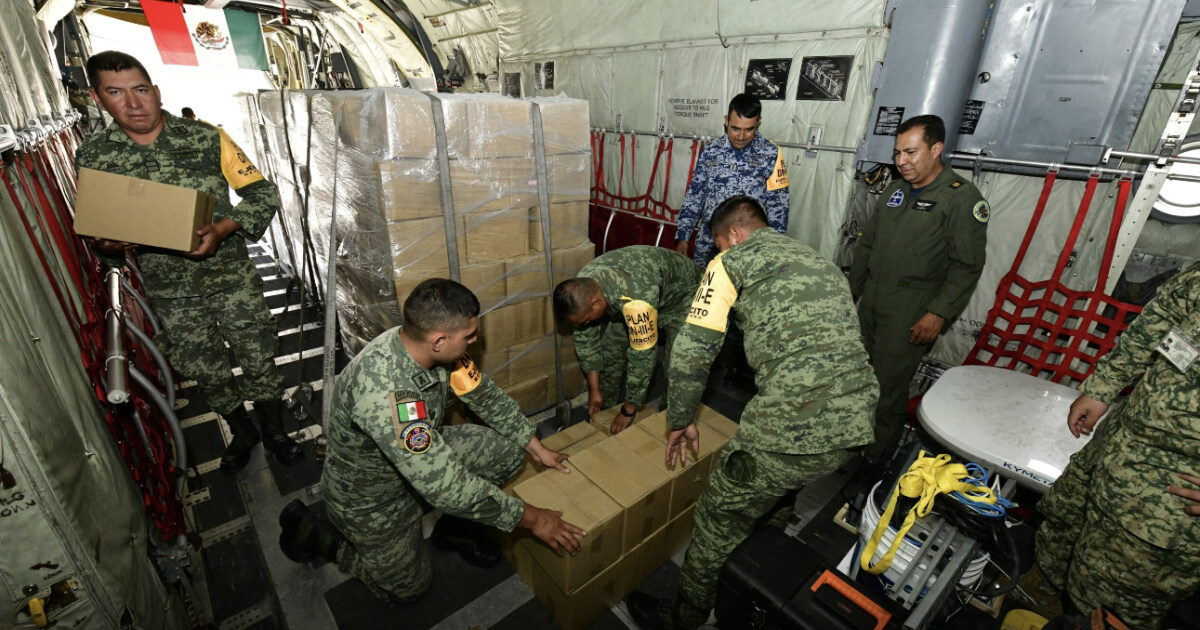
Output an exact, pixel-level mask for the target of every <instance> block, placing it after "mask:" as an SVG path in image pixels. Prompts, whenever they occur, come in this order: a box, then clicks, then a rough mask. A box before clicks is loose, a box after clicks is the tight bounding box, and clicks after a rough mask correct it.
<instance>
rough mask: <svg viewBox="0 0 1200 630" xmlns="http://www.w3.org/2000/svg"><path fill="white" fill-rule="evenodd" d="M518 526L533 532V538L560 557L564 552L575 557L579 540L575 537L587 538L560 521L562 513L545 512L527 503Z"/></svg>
mask: <svg viewBox="0 0 1200 630" xmlns="http://www.w3.org/2000/svg"><path fill="white" fill-rule="evenodd" d="M519 526H520V527H524V528H525V529H528V530H529V531H531V532H533V535H534V536H537V537H538V539H539V540H541V541H542V542H544V543H546V544H547V545H549V546H550V548H551V549H553V550H554V553H556V554H558V555H560V556H561V555H562V552H564V551H566V552H567V553H569V554H571V555H575V553H576V552H577V551H579V539H578V538H576V536H587V532H585V531H583V530H582V529H579V528H578V527H575V526H574V525H572V524H570V523H568V522H566V521H564V520H562V512H558V511H555V510H546V509H543V508H540V507H537V506H534V505H529V504H528V503H526V504H525V514H524V515H523V516H522V517H521V523H520V525H519Z"/></svg>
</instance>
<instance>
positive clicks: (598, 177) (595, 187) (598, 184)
mask: <svg viewBox="0 0 1200 630" xmlns="http://www.w3.org/2000/svg"><path fill="white" fill-rule="evenodd" d="M592 160H593V161H594V163H593V164H592V201H595V200H596V196H597V194H598V193H599V192H600V191H601V190H603V189H604V132H603V131H593V132H592Z"/></svg>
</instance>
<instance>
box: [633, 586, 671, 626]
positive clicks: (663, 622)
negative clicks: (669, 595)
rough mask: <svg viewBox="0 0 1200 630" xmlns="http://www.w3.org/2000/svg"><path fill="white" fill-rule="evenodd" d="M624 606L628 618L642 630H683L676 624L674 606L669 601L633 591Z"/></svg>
mask: <svg viewBox="0 0 1200 630" xmlns="http://www.w3.org/2000/svg"><path fill="white" fill-rule="evenodd" d="M625 605H626V606H628V607H629V616H630V617H633V621H634V623H636V624H637V626H638V627H639V628H641V629H642V630H683V626H682V625H681V624H678V623H676V621H677V620H676V618H675V617H676V615H675V611H674V608H675V606H674V604H672V602H671V600H669V599H661V598H658V597H652V596H650V595H647V594H645V593H642V592H640V591H634V592H632V593H630V594H629V596H628V597H626V598H625Z"/></svg>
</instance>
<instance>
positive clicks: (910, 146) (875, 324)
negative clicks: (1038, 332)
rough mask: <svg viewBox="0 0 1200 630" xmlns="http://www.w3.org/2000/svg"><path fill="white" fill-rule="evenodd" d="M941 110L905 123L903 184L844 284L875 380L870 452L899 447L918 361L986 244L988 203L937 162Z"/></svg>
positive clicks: (884, 198) (961, 302) (961, 300)
mask: <svg viewBox="0 0 1200 630" xmlns="http://www.w3.org/2000/svg"><path fill="white" fill-rule="evenodd" d="M945 137H946V127H945V124H944V123H943V122H942V119H941V118H938V117H937V116H917V117H915V118H910V119H908V120H906V121H904V123H903V124H901V125H900V128H899V130H898V132H897V135H896V149H895V152H894V153H893V158H894V160H895V162H896V167H897V168H898V169H899V171H900V177H901V178H902V179H901V181H898V182H895V183H894V184H892V185H891V186H889V187H888V188H887V189H886V190H884V191H883V194H882V195H881V196H880V199H879V203H878V204H877V206H876V208H875V213H874V214H872V215H871V219H870V220H869V221H868V222H867V226H866V228H865V229H864V230H863V233H862V236H861V237H860V238H859V240H858V245H857V247H856V249H855V250H854V263H853V265H852V266H851V268H850V290H851V292H853V294H854V296H855V298H856V299H859V303H858V316H859V319H860V320H861V321H862V334H863V343H864V344H866V347H867V352H868V353H869V354H870V355H871V364H872V365H873V366H874V368H875V376H876V378H878V379H879V390H880V396H879V409H878V410H877V411H876V413H875V443H874V444H872V445H871V446H870V447H869V448H867V449H866V452H867V455H868V456H869V457H871V458H878V457H880V456H881V455H882V454H883V452H884V451H886V450H888V449H890V448H893V447H895V446H896V444H897V442H899V441H900V433H901V431H902V430H903V427H904V423H905V422H906V421H907V419H908V386H909V382H910V381H912V377H913V373H914V372H916V370H917V366H918V365H919V364H920V363H921V358H922V357H924V356H925V353H926V352H927V351H928V350H929V348H930V347H931V346H932V345H933V342H934V341H935V340H936V339H937V337H938V335H940V334H941V333H942V332H943V331H945V330H947V329H949V325H950V323H952V322H953V321H954V320H955V318H957V317H958V315H959V313H961V312H962V310H963V309H964V308H965V307H966V305H967V301H968V300H969V299H970V298H971V293H972V292H974V290H975V283H976V282H978V280H979V274H980V273H982V272H983V261H984V249H985V248H986V247H987V222H988V215H989V213H990V209H989V208H988V204H987V201H984V199H983V197H982V196H980V194H979V190H978V189H976V188H975V186H974V185H972V184H971V182H969V181H967V180H965V179H963V178H961V177H959V176H958V175H957V174H956V173H955V172H954V170H953V169H950V168H946V167H944V166H943V164H942V161H941V155H942V142H943V140H944V139H945Z"/></svg>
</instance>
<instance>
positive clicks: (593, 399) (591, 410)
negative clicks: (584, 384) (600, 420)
mask: <svg viewBox="0 0 1200 630" xmlns="http://www.w3.org/2000/svg"><path fill="white" fill-rule="evenodd" d="M603 408H604V394H601V393H600V391H599V390H596V391H589V392H588V420H594V419H595V416H596V413H597V412H598V411H600V410H601V409H603Z"/></svg>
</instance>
